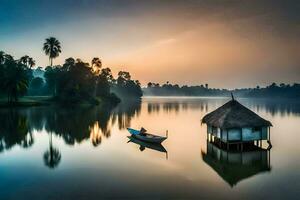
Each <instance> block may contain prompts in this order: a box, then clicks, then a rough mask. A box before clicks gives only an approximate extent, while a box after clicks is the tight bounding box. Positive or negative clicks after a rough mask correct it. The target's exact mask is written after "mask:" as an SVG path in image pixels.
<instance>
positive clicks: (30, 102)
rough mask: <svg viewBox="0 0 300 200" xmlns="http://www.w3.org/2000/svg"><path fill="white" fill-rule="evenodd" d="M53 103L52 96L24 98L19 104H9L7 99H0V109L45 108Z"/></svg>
mask: <svg viewBox="0 0 300 200" xmlns="http://www.w3.org/2000/svg"><path fill="white" fill-rule="evenodd" d="M52 103H53V100H52V97H51V96H24V97H21V98H19V101H18V102H13V103H8V102H7V99H6V98H3V97H2V98H0V107H26V106H43V105H50V104H52Z"/></svg>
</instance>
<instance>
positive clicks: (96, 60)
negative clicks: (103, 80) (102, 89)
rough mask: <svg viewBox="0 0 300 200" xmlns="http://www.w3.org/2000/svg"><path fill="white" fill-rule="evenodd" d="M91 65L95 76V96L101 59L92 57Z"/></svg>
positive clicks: (95, 94)
mask: <svg viewBox="0 0 300 200" xmlns="http://www.w3.org/2000/svg"><path fill="white" fill-rule="evenodd" d="M91 65H92V71H93V73H94V74H95V75H96V76H97V78H96V84H95V89H94V97H96V96H97V90H98V82H99V74H100V69H101V67H102V61H101V60H100V59H99V58H93V59H92V63H91Z"/></svg>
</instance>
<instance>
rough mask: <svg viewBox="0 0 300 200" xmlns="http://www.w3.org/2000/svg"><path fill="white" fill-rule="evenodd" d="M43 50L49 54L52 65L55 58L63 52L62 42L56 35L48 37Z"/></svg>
mask: <svg viewBox="0 0 300 200" xmlns="http://www.w3.org/2000/svg"><path fill="white" fill-rule="evenodd" d="M43 50H44V51H45V54H46V55H47V56H49V60H50V65H51V66H52V65H53V59H54V58H57V57H58V56H59V53H61V46H60V42H59V41H58V40H57V39H56V38H55V37H49V38H47V39H46V41H45V43H44V46H43Z"/></svg>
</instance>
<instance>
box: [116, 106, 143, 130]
mask: <svg viewBox="0 0 300 200" xmlns="http://www.w3.org/2000/svg"><path fill="white" fill-rule="evenodd" d="M140 112H141V101H140V100H135V101H132V100H131V101H129V100H127V101H123V102H122V103H121V104H120V105H118V106H117V107H116V108H115V109H114V110H113V112H112V117H113V122H114V121H118V128H119V129H120V130H122V129H125V128H128V127H130V124H131V119H132V118H133V117H135V116H136V117H138V116H139V115H140Z"/></svg>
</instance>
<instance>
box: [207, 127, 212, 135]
mask: <svg viewBox="0 0 300 200" xmlns="http://www.w3.org/2000/svg"><path fill="white" fill-rule="evenodd" d="M207 133H212V127H211V126H210V125H207Z"/></svg>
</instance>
